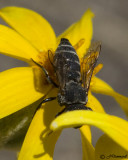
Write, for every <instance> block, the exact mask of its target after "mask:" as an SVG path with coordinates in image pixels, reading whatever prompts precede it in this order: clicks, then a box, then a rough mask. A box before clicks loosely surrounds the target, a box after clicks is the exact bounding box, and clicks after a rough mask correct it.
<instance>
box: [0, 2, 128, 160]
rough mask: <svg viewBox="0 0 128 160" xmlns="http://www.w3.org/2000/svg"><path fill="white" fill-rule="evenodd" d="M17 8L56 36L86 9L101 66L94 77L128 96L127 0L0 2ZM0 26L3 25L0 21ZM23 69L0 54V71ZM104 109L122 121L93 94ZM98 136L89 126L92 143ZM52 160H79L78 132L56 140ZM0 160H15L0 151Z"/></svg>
mask: <svg viewBox="0 0 128 160" xmlns="http://www.w3.org/2000/svg"><path fill="white" fill-rule="evenodd" d="M5 6H19V7H25V8H29V9H32V10H34V11H36V12H38V13H40V14H41V15H43V16H44V17H45V18H46V19H47V20H48V21H49V22H50V23H51V25H52V27H53V28H54V30H55V32H56V34H57V35H59V34H60V33H61V32H63V31H64V30H65V29H66V28H67V27H68V26H70V25H71V24H72V23H74V22H75V21H77V20H79V18H80V17H81V16H82V14H83V13H84V12H85V11H86V9H88V8H90V9H91V10H92V11H93V12H94V14H95V18H94V21H93V22H94V36H93V39H94V40H100V41H102V51H101V56H100V58H99V63H103V64H104V67H103V69H102V70H101V71H100V73H98V76H99V77H100V78H101V79H103V80H104V81H106V82H107V83H108V84H110V85H111V86H112V87H113V88H114V89H115V90H116V91H117V92H119V93H120V94H123V95H125V96H128V71H127V70H128V9H127V6H128V1H127V0H123V1H121V0H107V1H105V0H97V1H95V0H79V1H78V0H70V1H69V0H63V1H60V0H54V1H52V0H36V1H35V0H27V1H26V0H18V1H17V0H6V1H5V0H0V8H2V7H5ZM0 23H3V21H2V20H0ZM17 66H26V64H25V63H24V62H21V61H18V60H15V59H13V58H9V57H6V56H4V55H0V71H3V70H6V69H9V68H12V67H17ZM96 97H97V98H98V99H99V100H100V102H101V103H102V105H103V106H104V108H105V110H106V112H107V113H109V114H113V115H116V116H119V117H122V118H125V115H124V113H123V111H122V110H121V108H120V107H119V105H118V104H117V103H116V102H115V101H114V99H113V98H111V97H107V96H103V95H96ZM101 134H102V132H101V131H99V130H98V129H96V128H94V127H92V136H93V144H94V146H95V144H96V141H97V139H98V138H99V136H100V135H101ZM54 159H55V160H65V159H66V160H71V159H73V160H78V159H82V147H81V138H80V133H79V131H78V130H76V129H66V130H64V131H63V133H62V135H61V137H60V138H59V140H58V142H57V144H56V148H55V154H54ZM0 160H16V154H15V152H12V151H7V150H1V151H0Z"/></svg>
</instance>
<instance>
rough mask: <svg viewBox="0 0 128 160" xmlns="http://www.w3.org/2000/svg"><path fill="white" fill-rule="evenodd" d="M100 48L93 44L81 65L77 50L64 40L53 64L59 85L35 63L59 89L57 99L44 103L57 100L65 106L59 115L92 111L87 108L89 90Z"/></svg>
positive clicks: (56, 52) (57, 50) (97, 44)
mask: <svg viewBox="0 0 128 160" xmlns="http://www.w3.org/2000/svg"><path fill="white" fill-rule="evenodd" d="M100 48H101V45H100V43H93V44H92V45H91V47H90V48H89V49H88V51H87V53H86V54H85V55H84V57H83V60H82V62H81V65H80V60H79V57H78V55H77V53H76V51H75V49H74V48H73V46H72V45H71V43H70V42H69V40H68V39H66V38H62V39H61V42H60V44H59V46H58V47H57V49H56V51H55V54H54V57H53V62H52V64H53V67H54V70H55V73H56V79H57V84H56V83H55V82H54V81H53V80H52V79H51V78H50V76H49V75H48V72H47V71H46V70H45V68H44V67H42V66H40V65H39V64H38V63H36V62H35V63H36V64H37V65H39V66H40V67H41V68H42V69H43V71H44V73H45V75H46V78H47V80H48V81H49V82H50V83H52V84H53V85H54V86H55V87H58V89H59V90H58V95H57V96H56V97H50V98H47V99H45V100H43V102H42V103H45V102H48V101H51V100H54V99H56V98H57V100H58V103H59V105H60V106H65V108H64V109H63V110H62V111H61V112H59V113H58V115H59V114H61V113H63V112H67V111H71V110H91V108H89V107H87V106H86V104H87V102H88V90H89V86H90V81H91V77H92V74H93V70H94V68H95V65H96V62H97V60H98V57H99V53H100Z"/></svg>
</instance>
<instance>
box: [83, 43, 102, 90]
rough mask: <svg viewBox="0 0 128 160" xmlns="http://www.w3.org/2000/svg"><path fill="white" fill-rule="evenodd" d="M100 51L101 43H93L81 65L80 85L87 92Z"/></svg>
mask: <svg viewBox="0 0 128 160" xmlns="http://www.w3.org/2000/svg"><path fill="white" fill-rule="evenodd" d="M100 49H101V42H93V43H92V44H91V46H90V48H89V49H88V51H87V53H86V54H85V56H84V57H83V60H82V63H81V76H82V83H83V86H84V88H85V89H86V91H87V92H88V90H89V86H90V81H91V77H92V73H93V70H94V68H95V65H96V62H97V60H98V57H99V54H100Z"/></svg>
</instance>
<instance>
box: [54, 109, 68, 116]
mask: <svg viewBox="0 0 128 160" xmlns="http://www.w3.org/2000/svg"><path fill="white" fill-rule="evenodd" d="M65 110H66V108H64V109H63V110H62V111H60V112H59V113H57V114H56V116H55V117H58V116H59V115H60V114H62V113H64V112H65Z"/></svg>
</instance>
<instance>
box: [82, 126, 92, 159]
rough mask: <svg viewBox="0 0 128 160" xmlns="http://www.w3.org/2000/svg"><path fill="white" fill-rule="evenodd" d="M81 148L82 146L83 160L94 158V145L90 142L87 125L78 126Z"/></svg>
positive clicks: (89, 132)
mask: <svg viewBox="0 0 128 160" xmlns="http://www.w3.org/2000/svg"><path fill="white" fill-rule="evenodd" d="M80 132H81V139H82V148H83V160H94V157H95V155H94V153H95V150H94V147H93V145H92V144H91V130H90V127H89V126H87V125H83V126H82V127H80Z"/></svg>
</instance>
